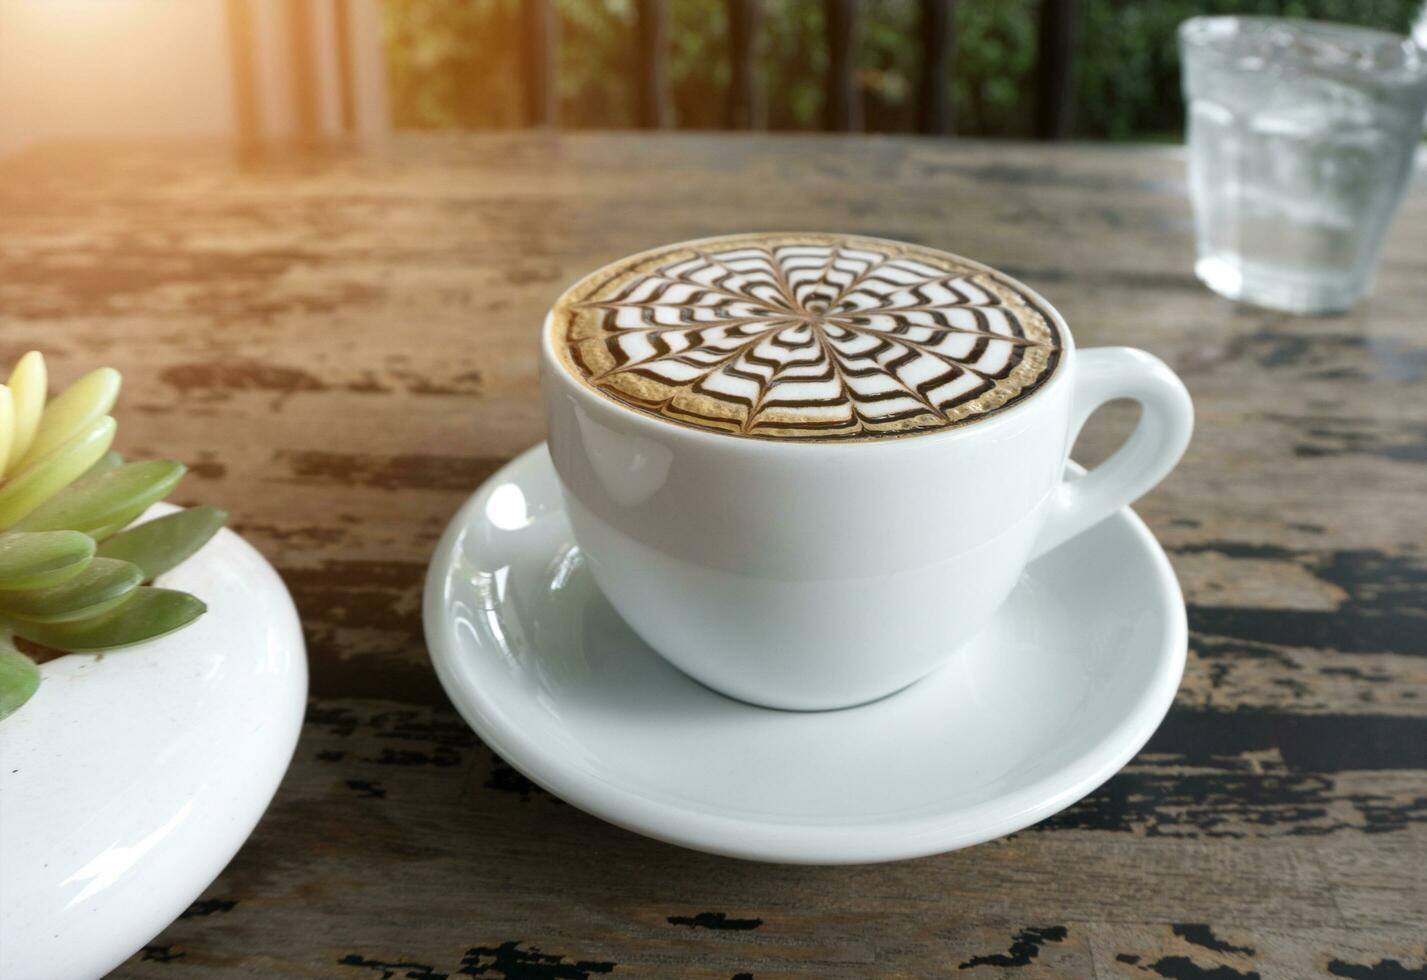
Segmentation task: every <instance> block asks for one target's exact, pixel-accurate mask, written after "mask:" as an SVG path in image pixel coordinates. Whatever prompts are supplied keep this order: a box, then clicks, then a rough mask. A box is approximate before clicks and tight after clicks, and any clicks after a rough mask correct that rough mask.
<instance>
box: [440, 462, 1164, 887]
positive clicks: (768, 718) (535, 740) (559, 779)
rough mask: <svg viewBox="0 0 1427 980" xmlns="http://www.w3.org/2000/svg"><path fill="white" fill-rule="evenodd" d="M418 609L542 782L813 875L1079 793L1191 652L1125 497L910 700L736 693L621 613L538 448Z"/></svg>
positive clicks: (450, 662)
mask: <svg viewBox="0 0 1427 980" xmlns="http://www.w3.org/2000/svg"><path fill="white" fill-rule="evenodd" d="M424 615H425V623H426V638H427V643H428V645H429V646H430V649H431V657H432V660H433V661H434V662H435V665H436V672H437V674H438V675H439V676H440V678H441V682H442V684H444V685H445V688H446V692H447V693H448V694H449V695H450V697H451V700H452V701H453V702H455V704H456V707H457V708H458V709H459V710H460V711H461V714H462V715H464V716H465V718H466V720H467V721H468V722H469V723H470V725H471V727H472V728H474V729H475V730H476V733H477V734H479V735H480V737H481V738H482V739H483V740H484V741H485V742H486V743H487V744H488V745H489V746H490V747H491V748H492V749H493V750H494V751H495V752H497V753H499V754H500V755H501V756H502V757H503V758H504V759H506V760H507V761H508V762H510V764H511V765H513V766H515V767H516V768H517V769H519V770H520V771H521V772H523V773H524V774H525V775H526V776H528V777H529V778H530V779H532V780H534V781H535V782H536V783H538V784H540V785H541V786H543V787H544V788H545V789H547V790H549V791H550V792H552V793H555V794H556V795H558V796H560V797H561V798H563V799H564V800H566V801H568V802H570V803H572V804H574V805H575V806H578V807H580V808H581V809H583V810H586V811H588V812H590V813H592V814H594V815H596V816H598V817H601V818H603V819H605V820H608V821H610V822H611V823H614V824H617V825H619V826H621V827H625V828H628V829H630V830H634V831H637V832H639V833H641V834H647V835H648V836H650V837H655V838H659V839H660V840H665V841H670V842H672V843H675V844H681V845H684V846H686V847H692V848H697V849H699V850H704V851H711V852H713V853H716V854H725V855H731V856H734V857H742V858H752V859H756V860H763V861H783V862H797V863H808V864H843V863H854V862H864V861H886V860H892V859H897V858H910V857H918V856H921V855H926V854H935V853H938V852H941V851H948V850H952V849H955V848H958V847H966V846H968V845H971V844H976V843H979V842H981V841H985V840H989V839H991V838H993V837H998V836H1000V835H1002V834H1007V833H1010V832H1012V831H1015V830H1019V829H1021V828H1023V827H1026V826H1028V825H1030V824H1033V823H1035V822H1036V821H1038V820H1042V819H1044V818H1045V817H1047V816H1049V815H1051V814H1052V813H1055V812H1056V811H1058V810H1061V809H1063V808H1065V807H1067V806H1069V805H1070V804H1071V803H1074V802H1075V801H1076V800H1078V799H1080V798H1081V797H1082V796H1084V795H1085V794H1086V793H1088V792H1090V791H1091V790H1092V789H1094V788H1095V787H1096V786H1098V785H1099V784H1100V783H1102V782H1104V781H1105V780H1106V779H1108V778H1109V777H1110V776H1111V775H1112V774H1113V773H1115V771H1116V770H1118V769H1119V768H1120V767H1121V766H1123V765H1124V764H1125V763H1126V762H1128V761H1129V760H1130V758H1131V757H1132V756H1134V754H1135V753H1136V752H1138V751H1139V749H1140V748H1141V747H1142V746H1143V745H1144V744H1145V742H1146V741H1147V740H1148V739H1149V737H1150V735H1151V733H1153V732H1154V730H1155V728H1156V727H1157V726H1158V725H1159V723H1160V721H1161V719H1163V717H1164V714H1165V712H1166V711H1167V710H1168V709H1169V705H1170V702H1171V700H1172V699H1173V697H1174V692H1175V690H1176V688H1177V687H1178V686H1179V679H1180V675H1181V673H1182V672H1183V669H1184V655H1185V646H1186V632H1185V617H1184V601H1183V599H1182V597H1181V596H1180V592H1179V585H1178V583H1177V582H1176V581H1175V578H1174V573H1173V571H1172V570H1171V569H1170V566H1169V562H1168V561H1167V560H1166V558H1165V556H1164V553H1163V552H1162V551H1161V550H1160V548H1159V545H1158V544H1157V543H1156V541H1155V540H1154V538H1153V536H1152V535H1151V534H1150V532H1149V530H1148V529H1147V528H1146V527H1145V526H1144V524H1143V523H1142V522H1141V521H1140V519H1139V518H1138V517H1136V516H1135V515H1134V514H1133V513H1132V512H1131V511H1129V510H1128V509H1126V510H1124V511H1121V512H1120V513H1119V514H1118V515H1116V516H1115V517H1112V518H1110V519H1109V520H1107V521H1106V522H1105V523H1103V524H1101V525H1100V526H1099V527H1097V528H1095V529H1094V530H1092V531H1089V532H1087V533H1085V534H1083V535H1081V536H1080V537H1078V538H1076V539H1074V540H1073V541H1072V542H1070V543H1068V544H1066V545H1064V546H1063V547H1061V548H1059V549H1057V550H1056V551H1054V552H1052V553H1050V554H1048V555H1046V556H1045V557H1043V558H1042V559H1040V560H1039V561H1037V562H1036V563H1035V564H1033V565H1032V566H1031V567H1030V568H1029V569H1028V570H1027V572H1026V573H1025V575H1024V577H1023V578H1022V580H1021V583H1020V584H1019V585H1018V586H1017V588H1016V591H1015V592H1014V593H1013V594H1012V596H1011V598H1010V599H1009V600H1008V601H1007V603H1006V605H1005V607H1004V608H1003V609H1002V610H1001V612H1000V613H999V614H998V616H997V618H996V620H995V622H994V623H993V624H992V625H991V626H990V627H989V628H988V629H987V630H986V632H985V633H983V634H982V635H981V636H980V637H979V638H977V639H976V640H974V641H973V642H972V643H971V644H970V645H969V646H967V647H966V648H964V649H962V650H960V651H958V652H957V653H956V655H955V656H953V657H952V659H951V660H950V662H949V663H948V664H947V665H946V666H945V667H943V668H941V669H940V670H938V671H937V672H936V673H934V674H932V675H931V676H930V677H928V678H926V679H925V680H923V681H921V682H919V683H917V684H914V685H913V686H912V687H910V688H908V689H906V690H905V691H902V692H901V693H899V694H896V695H893V696H892V697H889V698H886V699H884V700H882V701H878V702H875V703H873V704H868V705H863V706H861V707H858V708H850V709H846V710H843V711H831V712H821V713H794V712H782V711H773V710H769V709H767V708H757V707H753V706H750V705H746V704H743V703H740V702H737V701H733V700H730V699H728V698H725V697H723V696H722V695H719V694H715V693H714V692H712V691H710V690H708V689H707V688H704V687H702V686H700V685H699V684H698V683H696V682H694V681H693V680H690V679H689V678H688V677H687V676H685V675H684V674H682V673H680V672H679V671H678V670H676V669H675V668H674V667H672V666H670V665H669V664H667V663H666V662H665V661H664V660H663V659H661V658H660V657H659V656H658V655H657V654H655V653H654V651H652V650H651V649H650V648H649V647H648V646H646V645H645V644H644V643H643V642H642V641H641V640H639V639H638V638H637V637H636V636H635V635H634V634H633V633H632V632H631V631H630V630H629V628H628V627H627V626H625V625H624V623H623V622H622V621H621V620H620V619H619V617H618V616H617V615H616V614H615V612H614V611H613V610H612V609H611V608H610V606H609V604H608V603H607V602H606V601H605V599H604V597H603V596H602V595H601V594H600V593H599V591H598V589H597V588H596V586H595V583H594V581H593V579H592V578H591V577H590V575H589V572H588V570H587V569H586V568H585V566H584V562H583V559H582V557H581V555H580V552H579V550H578V548H576V546H575V544H574V541H573V539H572V537H571V534H570V528H569V525H568V523H567V522H566V520H565V516H564V508H563V505H562V502H561V499H560V493H559V488H558V486H557V484H556V479H555V473H554V469H553V468H552V466H551V463H550V457H549V454H548V453H547V452H546V449H545V446H544V445H540V446H536V447H535V448H534V449H531V450H530V451H529V452H526V453H525V454H524V455H522V456H520V457H519V458H517V459H516V460H514V461H513V462H511V463H510V464H509V465H507V466H506V467H505V468H504V469H502V470H501V471H500V472H498V473H496V474H495V475H494V476H492V477H491V478H490V479H489V480H488V481H486V483H485V484H484V485H483V486H482V487H481V488H480V489H479V490H478V491H477V492H476V493H475V495H474V496H472V497H471V499H470V500H469V501H467V502H466V505H465V506H464V507H462V508H461V511H460V513H458V514H457V515H456V517H455V519H454V520H453V521H452V522H451V524H450V526H449V527H448V528H447V529H446V533H445V535H444V536H443V537H442V539H441V543H440V545H439V546H438V547H437V549H436V555H435V557H434V558H433V559H432V563H431V568H430V570H429V571H428V573H427V578H426V596H425V609H424Z"/></svg>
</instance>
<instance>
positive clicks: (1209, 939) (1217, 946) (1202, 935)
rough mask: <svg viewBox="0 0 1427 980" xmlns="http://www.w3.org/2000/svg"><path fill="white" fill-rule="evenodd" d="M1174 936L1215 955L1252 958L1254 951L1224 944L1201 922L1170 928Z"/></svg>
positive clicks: (1183, 923)
mask: <svg viewBox="0 0 1427 980" xmlns="http://www.w3.org/2000/svg"><path fill="white" fill-rule="evenodd" d="M1170 928H1171V929H1172V930H1173V931H1174V934H1175V935H1176V936H1178V937H1179V938H1180V939H1183V940H1184V941H1185V942H1188V943H1193V944H1194V945H1195V946H1203V947H1204V948H1205V949H1212V950H1213V951H1214V952H1216V953H1242V954H1243V955H1244V956H1253V955H1254V950H1253V947H1251V946H1234V945H1232V944H1231V943H1226V942H1224V941H1223V940H1222V939H1220V938H1219V937H1218V936H1216V935H1214V930H1213V929H1211V928H1209V927H1208V926H1207V925H1204V924H1203V923H1201V922H1178V923H1175V924H1174V925H1172V926H1171V927H1170Z"/></svg>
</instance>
